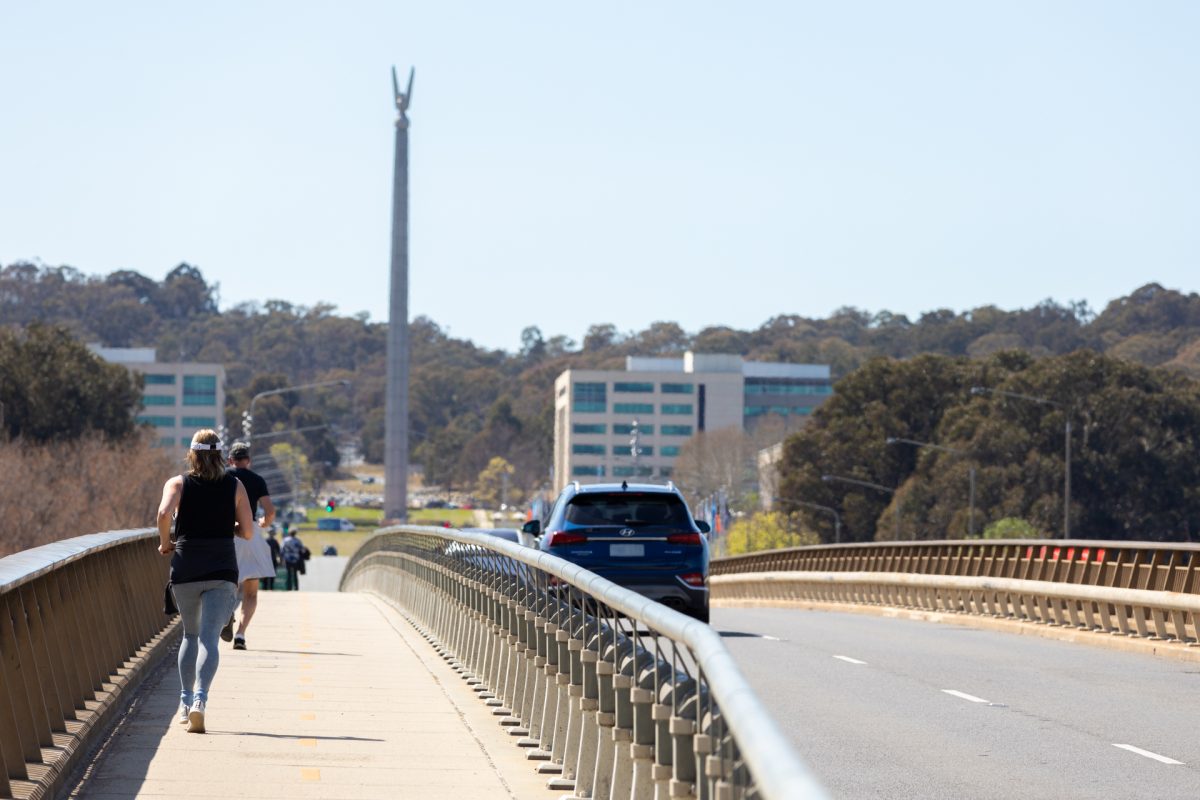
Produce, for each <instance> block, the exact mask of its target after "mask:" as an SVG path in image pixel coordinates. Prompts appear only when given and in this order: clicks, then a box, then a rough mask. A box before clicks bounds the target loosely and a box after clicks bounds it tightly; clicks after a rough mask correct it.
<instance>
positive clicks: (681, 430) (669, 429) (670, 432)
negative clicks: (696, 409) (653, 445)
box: [659, 425, 692, 436]
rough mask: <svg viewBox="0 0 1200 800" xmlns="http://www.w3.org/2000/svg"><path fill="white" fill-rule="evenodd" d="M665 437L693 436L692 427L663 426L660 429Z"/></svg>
mask: <svg viewBox="0 0 1200 800" xmlns="http://www.w3.org/2000/svg"><path fill="white" fill-rule="evenodd" d="M659 430H660V431H662V435H663V436H691V435H692V426H691V425H663V426H662V427H661V428H660V429H659Z"/></svg>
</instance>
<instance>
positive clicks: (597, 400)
mask: <svg viewBox="0 0 1200 800" xmlns="http://www.w3.org/2000/svg"><path fill="white" fill-rule="evenodd" d="M607 404H608V396H607V391H606V387H605V385H604V384H603V383H577V384H575V402H574V403H573V404H572V409H573V410H575V411H577V412H579V413H582V414H603V413H604V411H605V410H606V408H607Z"/></svg>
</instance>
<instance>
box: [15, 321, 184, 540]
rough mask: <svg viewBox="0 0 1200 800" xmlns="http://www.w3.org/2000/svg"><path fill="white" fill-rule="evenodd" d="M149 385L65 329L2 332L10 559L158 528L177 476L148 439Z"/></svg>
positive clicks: (29, 327) (33, 325)
mask: <svg viewBox="0 0 1200 800" xmlns="http://www.w3.org/2000/svg"><path fill="white" fill-rule="evenodd" d="M141 399H142V385H141V379H140V378H138V377H135V376H134V375H133V374H131V373H130V372H129V371H128V370H126V369H125V368H124V367H121V366H118V365H116V364H107V363H105V362H103V361H101V360H100V359H98V358H96V356H95V355H93V354H92V353H91V352H90V351H89V350H88V349H87V348H86V347H84V345H83V344H82V343H80V342H79V341H78V340H76V339H75V337H73V336H72V335H71V334H70V333H69V332H68V331H66V330H65V329H63V328H59V327H55V326H50V325H44V324H41V323H36V322H35V323H31V324H29V325H27V326H25V327H23V328H18V327H15V326H14V327H5V328H0V420H2V424H0V482H2V483H3V485H4V486H5V487H6V488H7V490H6V491H5V492H3V493H0V556H4V555H7V554H9V553H13V552H16V551H18V550H24V549H27V548H29V547H34V546H36V545H39V544H45V543H48V542H52V541H56V540H58V539H65V538H69V537H71V536H79V535H81V534H85V533H94V532H96V531H103V530H117V529H121V528H140V527H145V526H148V525H150V524H151V523H152V522H153V520H154V512H155V510H156V508H157V507H158V500H159V497H160V496H161V491H162V482H163V479H164V477H165V476H166V475H167V474H169V470H170V469H171V468H172V466H173V465H172V464H171V463H170V459H168V458H167V456H166V454H165V453H164V452H163V451H162V450H158V449H155V448H153V447H152V446H151V443H152V442H153V441H154V437H153V436H151V435H147V434H146V433H145V432H144V431H140V430H138V429H137V427H136V426H135V424H134V414H135V413H136V412H137V409H138V408H139V406H140V405H141Z"/></svg>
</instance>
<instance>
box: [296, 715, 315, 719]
mask: <svg viewBox="0 0 1200 800" xmlns="http://www.w3.org/2000/svg"><path fill="white" fill-rule="evenodd" d="M316 718H317V715H316V714H301V715H300V719H316Z"/></svg>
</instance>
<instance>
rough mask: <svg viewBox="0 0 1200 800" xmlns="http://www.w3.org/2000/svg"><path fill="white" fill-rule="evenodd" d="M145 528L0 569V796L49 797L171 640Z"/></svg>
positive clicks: (69, 544) (158, 566) (161, 566)
mask: <svg viewBox="0 0 1200 800" xmlns="http://www.w3.org/2000/svg"><path fill="white" fill-rule="evenodd" d="M157 541H158V535H157V532H156V531H155V530H154V529H152V528H143V529H139V530H128V531H112V532H109V533H97V534H91V535H88V536H79V537H76V538H74V539H67V540H64V541H61V542H56V543H53V544H48V545H44V546H42V547H35V548H32V549H30V550H26V551H23V552H20V553H16V554H14V555H11V556H8V557H6V558H0V797H13V796H14V794H15V796H18V797H26V796H45V797H53V796H56V795H57V793H58V790H59V789H61V788H62V786H63V784H64V782H65V781H66V780H67V778H69V777H70V775H71V773H72V770H74V768H75V767H76V766H78V765H79V764H80V763H81V762H82V759H83V758H84V757H86V755H87V754H88V753H89V752H90V750H91V746H92V744H93V743H94V741H95V740H96V738H97V737H98V736H103V734H104V732H105V730H106V728H107V726H108V723H109V722H110V721H111V720H112V719H113V718H115V716H116V714H118V713H119V712H120V710H121V708H122V707H123V706H124V702H125V700H127V699H128V696H129V695H128V692H130V691H131V690H132V689H133V688H134V687H136V686H137V685H138V683H140V681H141V680H142V678H143V677H144V676H145V675H146V674H147V673H148V672H149V671H150V668H151V667H152V666H153V665H154V664H155V663H156V662H157V660H158V659H159V658H161V657H162V654H163V653H165V652H166V650H167V649H168V648H167V647H165V646H164V645H166V644H169V642H170V641H171V634H172V632H173V631H174V630H175V626H174V624H173V622H172V620H171V618H169V617H167V616H165V615H164V614H163V609H162V601H163V587H164V584H165V583H166V577H167V568H168V562H167V561H166V559H164V558H163V557H162V556H160V555H159V554H158V552H157V551H156V550H155V544H156V543H157Z"/></svg>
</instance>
